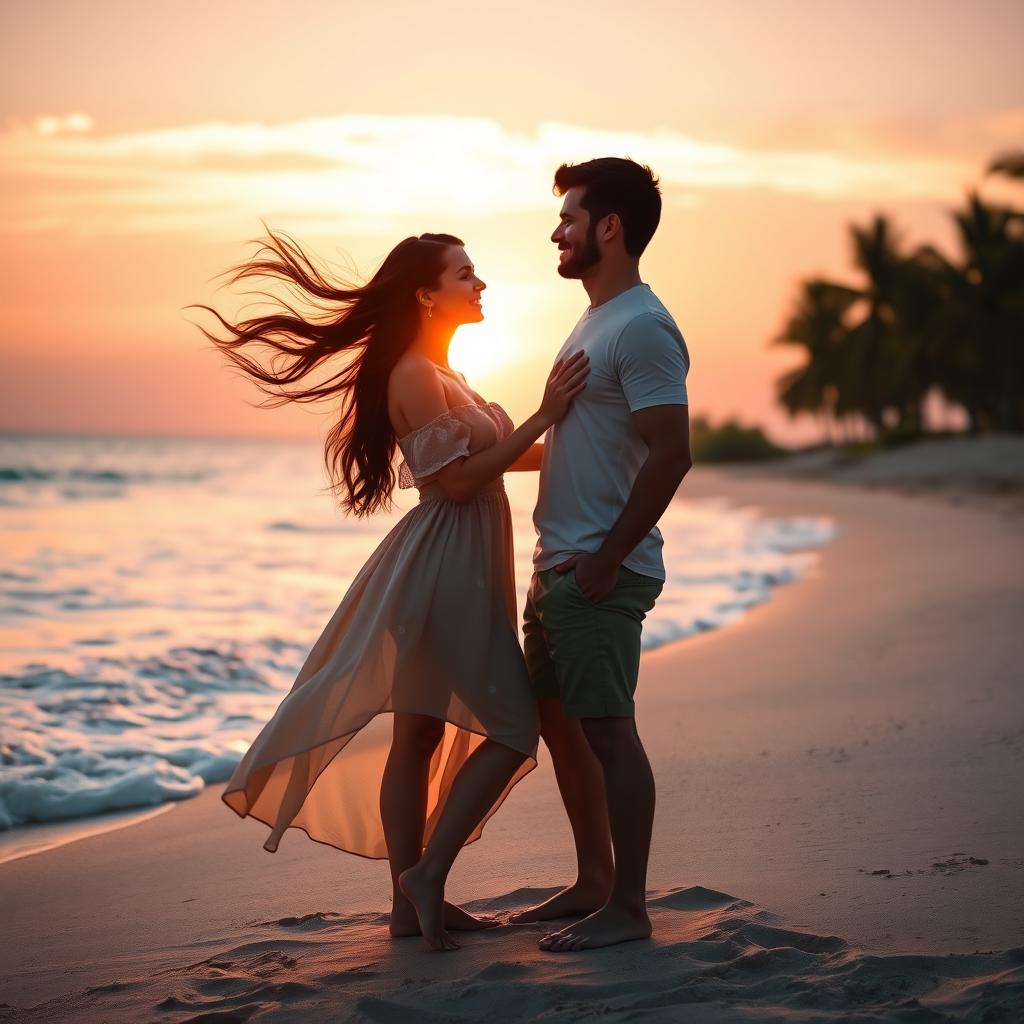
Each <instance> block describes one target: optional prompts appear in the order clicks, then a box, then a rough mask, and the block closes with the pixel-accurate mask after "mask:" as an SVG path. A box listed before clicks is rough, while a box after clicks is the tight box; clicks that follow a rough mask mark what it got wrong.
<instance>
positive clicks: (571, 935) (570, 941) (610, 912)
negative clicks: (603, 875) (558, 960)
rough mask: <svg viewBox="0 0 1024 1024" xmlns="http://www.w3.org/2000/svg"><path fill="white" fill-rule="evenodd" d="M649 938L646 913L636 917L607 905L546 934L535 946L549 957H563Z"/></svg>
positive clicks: (637, 914) (632, 912)
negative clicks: (551, 955) (575, 952)
mask: <svg viewBox="0 0 1024 1024" xmlns="http://www.w3.org/2000/svg"><path fill="white" fill-rule="evenodd" d="M650 936H651V919H650V918H649V917H648V916H647V912H646V911H640V912H639V913H637V912H636V911H635V910H626V909H624V908H623V907H619V906H616V905H615V904H613V903H606V904H605V905H604V906H603V907H602V908H601V909H600V910H598V911H597V912H596V913H594V914H591V915H590V917H585V918H584V919H583V920H582V921H577V922H576V923H575V924H569V925H566V926H565V927H564V928H562V929H560V930H559V931H556V932H548V934H547V935H545V936H544V937H543V938H542V939H541V940H540V942H539V943H538V945H539V946H540V948H541V949H546V950H547V951H548V952H551V953H566V952H572V951H574V950H577V949H598V948H599V947H601V946H614V945H615V944H616V943H618V942H630V941H632V940H633V939H647V938H650Z"/></svg>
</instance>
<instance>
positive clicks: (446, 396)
mask: <svg viewBox="0 0 1024 1024" xmlns="http://www.w3.org/2000/svg"><path fill="white" fill-rule="evenodd" d="M269 234H270V237H269V239H268V241H267V242H266V244H265V246H264V247H263V248H262V249H261V250H260V253H257V257H259V256H260V255H261V254H263V253H266V258H254V259H253V260H252V261H250V262H249V263H246V264H242V265H241V266H239V267H236V268H234V276H233V277H232V279H231V280H232V282H233V281H237V280H239V279H241V278H244V277H254V276H260V275H268V276H270V277H274V278H277V279H279V280H282V281H284V282H286V283H287V284H289V285H290V286H292V287H293V288H294V289H296V290H298V291H299V293H300V294H302V295H303V296H304V297H305V298H306V299H308V301H309V302H310V303H311V304H312V306H313V308H314V313H313V315H312V316H309V317H308V318H307V317H303V316H301V315H299V314H298V313H297V312H296V311H295V310H294V309H292V307H291V306H287V305H286V306H284V309H283V310H282V311H281V312H278V313H275V314H272V315H267V316H261V317H257V318H253V319H249V320H244V321H241V322H240V323H238V324H237V325H233V324H230V323H229V322H228V321H226V320H225V319H224V318H223V317H221V316H220V314H219V313H217V311H216V310H214V309H212V308H211V307H209V306H200V307H199V308H202V309H206V310H209V311H210V312H212V313H213V314H214V315H215V316H216V317H217V319H218V320H219V321H220V323H221V325H222V326H223V327H225V328H226V329H227V330H228V331H229V332H230V334H231V337H230V338H228V339H219V338H216V337H214V336H213V335H212V334H210V333H209V332H207V331H205V330H204V329H202V328H200V329H201V330H203V333H204V334H205V335H206V337H208V338H209V339H210V340H211V341H213V342H214V343H215V344H216V345H217V346H218V347H219V348H220V349H221V350H222V351H223V352H224V353H225V354H226V355H227V356H228V357H229V358H230V359H231V360H232V361H233V362H234V363H235V364H236V365H238V366H240V367H241V368H242V369H243V370H244V371H245V372H246V373H247V374H248V375H249V376H251V377H252V378H253V379H254V380H255V381H256V382H257V384H258V385H259V386H260V388H261V390H263V391H264V392H265V393H267V394H268V395H270V396H271V401H270V402H269V403H267V404H270V405H280V404H282V403H283V402H286V401H298V402H309V401H316V400H319V399H327V398H330V397H332V396H334V395H340V396H341V408H340V417H339V420H338V422H337V424H336V425H335V426H334V427H333V428H332V429H331V431H330V432H329V434H328V437H327V442H326V449H325V462H326V466H327V469H328V473H329V474H330V477H331V482H332V491H334V492H335V493H336V494H340V495H341V498H342V501H341V504H342V507H343V508H344V509H345V510H346V511H347V512H351V513H354V514H355V515H357V516H362V515H368V514H370V513H372V512H374V511H376V510H378V509H381V508H387V507H390V499H391V495H392V492H393V489H394V486H395V483H396V477H395V470H394V468H393V464H392V463H393V459H394V455H395V448H396V445H397V447H398V448H399V449H400V450H401V453H402V455H403V456H404V459H403V461H402V463H401V466H400V468H399V475H398V484H399V486H402V487H411V486H413V485H415V486H416V487H417V488H418V490H419V495H420V501H419V504H418V505H417V506H415V507H414V508H413V509H412V510H411V511H410V512H409V513H408V514H407V515H405V516H404V517H403V518H402V519H401V521H400V522H399V523H398V524H397V525H396V526H395V527H394V528H393V529H392V530H391V531H390V533H388V535H387V536H386V537H385V538H384V540H383V541H382V542H381V543H380V545H379V546H378V548H377V549H376V550H375V551H374V552H373V554H372V555H371V556H370V558H369V560H368V561H367V562H366V564H365V565H364V566H363V568H362V569H361V570H360V571H359V573H358V574H357V576H356V578H355V579H354V580H353V582H352V585H351V587H350V588H349V590H348V592H347V593H346V594H345V596H344V598H343V600H342V602H341V604H340V605H339V607H338V609H337V610H336V611H335V613H334V615H333V616H332V618H331V620H330V622H328V624H327V626H326V628H325V629H324V631H323V633H322V635H321V636H320V638H319V639H318V640H317V641H316V643H315V644H314V646H313V648H312V650H311V651H310V653H309V655H308V657H307V659H306V661H305V663H304V664H303V666H302V668H301V670H300V671H299V674H298V676H297V678H296V680H295V682H294V684H293V686H292V688H291V691H290V692H289V694H288V695H287V697H285V699H284V701H283V702H282V703H281V705H280V707H279V708H278V709H277V711H276V712H275V714H274V716H273V717H272V718H271V720H270V721H269V722H268V723H267V725H266V726H265V727H264V728H263V730H262V731H261V732H260V734H259V735H258V736H257V737H256V739H255V740H254V741H253V743H252V745H251V747H250V748H249V750H248V751H247V753H246V754H245V756H244V757H243V758H242V760H241V762H240V763H239V765H238V767H237V768H236V770H235V772H234V774H233V775H232V777H231V779H230V781H229V782H228V785H227V787H226V789H225V790H224V793H223V794H222V799H223V800H224V802H225V803H226V804H227V805H228V806H229V807H230V808H231V809H232V810H234V811H235V812H236V813H237V814H238V815H239V816H241V817H245V816H246V815H251V816H252V817H254V818H257V819H258V820H260V821H263V822H264V823H265V824H267V825H269V826H270V827H271V833H270V836H269V837H268V839H267V841H266V842H265V843H264V844H263V845H264V848H265V849H266V850H268V851H270V852H274V851H275V850H276V849H277V846H278V843H279V841H280V838H281V836H282V834H283V833H284V831H285V830H286V829H288V828H292V827H295V828H301V829H303V830H304V831H305V832H306V833H307V835H309V836H310V838H312V839H315V840H317V841H318V842H324V843H328V844H330V845H332V846H335V847H337V848H338V849H341V850H346V851H349V852H352V853H356V854H360V855H362V856H364V857H373V858H385V857H386V858H387V859H388V861H389V862H390V867H391V878H392V885H393V890H394V902H393V907H392V913H391V925H390V930H391V933H392V934H393V935H410V934H415V933H416V932H417V930H418V931H419V932H420V933H421V934H422V935H423V936H424V938H425V939H426V940H427V942H428V944H429V945H430V946H431V947H432V948H434V949H455V948H458V943H456V942H455V941H454V939H453V938H452V937H451V935H450V934H449V929H458V928H461V929H474V928H480V927H487V926H489V925H490V924H492V923H494V922H488V921H483V920H479V919H476V918H474V917H472V916H471V915H469V914H467V913H466V912H465V911H463V910H461V909H460V908H458V907H456V906H453V905H452V904H449V903H445V902H444V883H445V879H446V878H447V875H448V872H449V870H450V868H451V865H452V863H453V862H454V859H455V856H456V854H457V853H458V851H459V850H460V849H461V848H462V846H463V845H464V844H466V843H470V842H473V841H474V840H476V839H478V838H479V836H480V833H481V831H482V829H483V827H484V824H485V823H486V821H487V819H488V818H490V816H491V815H492V814H494V812H495V811H496V810H497V809H498V807H499V806H500V805H501V803H502V801H503V800H504V799H505V797H506V796H507V795H508V793H509V791H510V790H511V789H512V787H513V786H514V785H515V784H516V783H517V782H518V781H519V780H520V779H522V778H523V777H524V776H525V775H526V774H527V773H528V772H530V771H531V770H532V769H533V768H535V767H536V765H537V761H536V752H537V740H538V731H539V730H538V722H537V713H536V707H535V702H534V699H533V696H532V693H531V690H530V686H529V680H528V676H527V672H526V666H525V662H524V660H523V655H522V651H521V649H520V647H519V642H518V634H517V617H516V607H515V591H514V581H513V561H512V525H511V514H510V511H509V505H508V499H507V498H506V496H505V491H504V486H503V483H502V473H504V472H505V471H506V470H517V469H536V468H537V467H538V464H539V453H540V450H541V447H542V446H541V445H539V444H535V443H534V442H536V441H537V439H538V438H539V437H540V435H541V434H542V433H544V431H545V430H546V429H547V428H548V427H549V426H550V425H551V424H552V423H555V422H557V421H558V420H559V419H561V417H563V416H564V415H565V413H566V412H567V410H568V408H569V405H570V404H571V402H572V400H573V398H574V397H575V395H576V394H578V393H579V391H580V390H582V388H583V387H584V377H585V375H586V372H587V371H586V357H585V356H584V357H582V358H579V357H574V359H573V360H572V361H569V362H566V363H565V364H564V365H562V364H556V366H555V367H554V368H553V370H552V372H551V375H550V376H549V378H548V381H547V386H546V388H545V391H544V396H543V399H542V401H541V404H540V407H539V409H538V411H537V412H536V413H535V414H534V415H532V416H530V417H529V418H528V419H527V420H526V421H525V422H524V423H523V424H522V425H521V426H519V427H518V428H515V427H514V426H513V424H512V422H511V420H510V419H509V418H508V416H507V415H506V413H505V412H504V410H502V409H501V408H500V407H499V406H498V405H497V404H495V403H493V402H485V401H484V400H483V399H482V398H481V397H480V395H478V394H477V393H476V392H475V391H473V390H472V389H471V388H470V387H469V385H468V384H467V383H466V380H465V378H464V377H462V376H461V375H460V374H457V373H455V372H454V371H453V370H452V369H451V368H450V367H449V366H448V346H449V344H450V342H451V338H452V334H453V332H454V330H455V328H456V327H458V326H459V325H460V324H464V323H474V322H477V321H480V320H482V319H483V311H482V308H481V302H480V296H481V292H482V291H483V289H484V288H485V287H486V285H485V284H484V282H483V281H482V280H480V278H479V277H478V276H477V275H476V272H475V269H474V267H473V265H472V264H471V262H470V260H469V258H468V256H467V255H466V251H465V249H464V248H463V243H462V242H461V241H460V240H459V239H458V238H455V237H454V236H453V235H441V234H425V235H420V236H419V237H418V238H416V237H412V238H406V239H404V240H403V241H402V242H400V243H399V244H398V245H397V246H395V248H394V249H393V250H392V251H391V252H390V253H389V254H388V256H387V258H386V259H385V260H384V262H383V264H382V265H381V267H380V269H379V270H378V271H377V273H376V274H375V275H374V276H373V278H372V279H371V280H370V281H369V282H368V283H367V284H366V285H364V286H362V287H341V286H339V285H338V284H336V283H334V282H332V281H331V280H329V279H328V277H327V275H326V274H325V273H324V272H323V271H322V270H320V269H318V268H317V267H316V266H315V265H314V264H313V263H312V262H311V261H310V259H309V258H308V257H307V256H306V255H305V253H304V252H303V251H302V249H301V248H300V247H299V246H298V244H297V243H296V242H294V241H293V240H292V239H290V238H288V237H287V236H284V235H281V236H279V235H275V234H274V233H273V232H272V231H271V232H270V233H269ZM261 346H262V349H261ZM263 349H266V350H269V352H270V354H271V359H270V361H269V365H268V366H263V365H261V364H260V362H258V361H257V360H256V359H254V358H252V356H251V355H250V354H248V353H251V352H253V351H262V350H263ZM337 357H340V358H337ZM329 361H330V363H329ZM319 369H323V370H327V371H328V372H327V373H326V374H321V375H320V376H321V377H323V378H324V379H322V380H321V381H320V382H319V383H317V384H313V385H309V386H307V387H305V388H302V387H293V385H296V384H297V383H298V382H299V381H300V380H302V379H303V378H305V377H306V375H307V374H310V373H311V372H312V371H314V370H319ZM387 713H390V714H391V716H392V718H391V721H390V722H389V721H388V720H387V718H386V714H387ZM388 726H390V728H388ZM414 866H415V869H414Z"/></svg>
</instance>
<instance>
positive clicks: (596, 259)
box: [558, 226, 601, 278]
mask: <svg viewBox="0 0 1024 1024" xmlns="http://www.w3.org/2000/svg"><path fill="white" fill-rule="evenodd" d="M600 262H601V249H600V247H599V246H598V244H597V232H596V231H595V230H594V229H593V227H592V226H591V227H588V228H587V237H586V238H585V239H584V241H583V245H582V246H581V247H580V248H579V249H577V250H576V251H575V252H573V253H572V255H571V256H569V258H568V259H565V260H561V261H560V262H559V264H558V273H559V274H561V275H562V277H570V278H577V277H582V276H583V275H584V274H585V273H586V272H587V271H588V270H589V269H590V268H591V267H593V266H595V265H596V264H598V263H600Z"/></svg>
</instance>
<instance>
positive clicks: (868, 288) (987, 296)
mask: <svg viewBox="0 0 1024 1024" xmlns="http://www.w3.org/2000/svg"><path fill="white" fill-rule="evenodd" d="M988 171H989V173H993V174H1001V175H1005V176H1006V177H1009V178H1016V179H1018V180H1022V181H1024V153H1021V154H1009V155H1005V156H1002V157H999V158H997V159H996V160H994V161H993V162H992V163H991V165H990V166H989V168H988ZM953 217H954V220H955V224H956V229H957V236H958V243H959V246H958V248H959V253H958V255H957V257H956V258H955V259H953V260H950V259H947V258H946V257H945V256H944V255H943V254H942V253H940V252H939V251H938V250H937V249H936V248H935V247H934V246H931V245H924V246H921V247H920V248H918V249H916V250H914V251H911V252H904V251H903V250H902V249H901V246H900V244H899V242H898V240H897V239H896V237H895V235H894V232H893V228H892V226H891V224H890V222H889V220H888V219H887V218H886V217H885V216H881V215H879V216H876V217H875V218H874V220H873V221H872V223H871V224H869V225H867V226H865V227H860V226H857V225H851V227H850V230H851V235H852V241H853V249H854V264H855V266H856V268H857V269H858V271H860V278H861V283H860V284H845V283H842V282H838V281H830V280H827V279H825V278H817V277H816V278H812V279H809V280H805V281H803V282H802V283H801V285H800V292H799V295H798V297H797V299H796V301H795V303H794V306H793V308H792V309H791V311H790V313H789V316H788V318H787V321H786V324H785V327H784V329H783V330H782V332H781V334H780V335H779V336H778V337H777V338H776V339H774V340H775V343H777V344H784V345H795V346H799V347H800V348H801V349H803V350H804V355H805V360H804V362H803V365H801V366H799V367H797V368H796V369H794V370H792V371H790V372H788V373H786V374H784V375H783V376H782V377H781V378H780V379H779V380H778V382H777V386H778V399H779V401H780V402H781V403H782V405H783V406H784V407H785V408H786V409H787V410H788V411H789V413H790V414H791V415H797V414H799V413H811V414H815V415H818V416H820V417H822V418H823V419H824V421H825V422H826V424H828V425H829V426H830V427H831V425H835V424H840V425H842V424H849V423H851V422H861V423H866V424H867V425H868V426H869V427H870V428H871V430H872V432H873V433H874V435H875V436H876V437H878V438H884V437H886V436H893V435H898V436H913V435H918V434H921V433H924V432H925V431H926V430H927V429H928V424H927V423H925V412H924V407H925V400H926V398H927V396H928V395H929V394H930V393H931V392H933V391H935V390H937V391H938V393H939V394H941V395H942V396H943V397H944V398H945V399H946V400H947V401H948V402H950V403H953V404H955V405H957V406H960V407H961V408H962V409H963V410H964V411H965V412H966V415H967V421H968V429H969V430H970V431H971V432H972V433H980V432H987V431H1006V432H1015V433H1019V432H1022V431H1024V211H1021V210H1016V209H1013V208H1011V207H1006V206H999V205H992V204H990V203H986V202H984V201H983V200H982V199H981V198H980V197H979V196H978V194H977V192H976V191H972V192H969V193H968V195H967V197H966V205H965V207H964V208H963V209H960V210H955V211H954V212H953Z"/></svg>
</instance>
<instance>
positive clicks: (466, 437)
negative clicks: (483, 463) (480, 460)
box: [398, 402, 514, 487]
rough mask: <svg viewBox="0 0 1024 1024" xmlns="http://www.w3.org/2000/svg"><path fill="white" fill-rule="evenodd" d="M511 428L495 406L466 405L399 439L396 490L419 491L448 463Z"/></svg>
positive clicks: (489, 444) (480, 446)
mask: <svg viewBox="0 0 1024 1024" xmlns="http://www.w3.org/2000/svg"><path fill="white" fill-rule="evenodd" d="M513 429H514V425H513V423H512V420H511V419H510V418H509V416H508V413H506V412H505V410H504V409H502V407H501V406H500V405H498V403H497V402H487V403H485V404H483V405H480V404H479V403H477V402H468V403H466V404H465V405H456V406H453V407H452V408H451V409H449V410H448V411H447V412H444V413H441V415H440V416H437V417H435V418H434V419H432V420H431V421H430V422H429V423H424V424H423V426H422V427H417V428H416V429H415V430H411V431H410V432H409V433H408V434H405V435H404V436H402V437H400V438H398V447H399V449H400V450H401V452H402V455H403V459H402V462H401V464H400V466H399V468H398V486H399V487H421V486H423V485H424V484H425V483H427V482H428V481H429V480H430V478H431V477H433V476H434V474H435V473H437V472H439V471H440V470H442V469H444V467H445V466H447V465H448V464H449V463H450V462H454V461H455V460H456V459H459V458H463V457H465V456H467V455H472V454H474V453H475V452H478V451H480V450H481V449H482V448H489V447H490V446H491V445H492V444H495V443H496V442H498V441H500V440H502V439H503V438H505V437H507V436H508V435H509V434H510V433H511V432H512V430H513Z"/></svg>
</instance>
